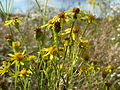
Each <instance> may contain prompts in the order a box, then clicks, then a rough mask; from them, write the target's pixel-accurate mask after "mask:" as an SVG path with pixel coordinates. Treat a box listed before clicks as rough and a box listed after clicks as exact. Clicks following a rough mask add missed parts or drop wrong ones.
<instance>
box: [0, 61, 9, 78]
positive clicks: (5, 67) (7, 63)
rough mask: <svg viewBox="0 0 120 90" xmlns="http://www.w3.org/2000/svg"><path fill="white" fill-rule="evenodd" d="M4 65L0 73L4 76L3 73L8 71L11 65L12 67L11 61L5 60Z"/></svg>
mask: <svg viewBox="0 0 120 90" xmlns="http://www.w3.org/2000/svg"><path fill="white" fill-rule="evenodd" d="M2 63H3V66H1V67H0V75H1V76H2V75H3V74H5V73H6V72H8V70H9V67H10V65H11V64H10V63H9V62H6V61H3V62H2Z"/></svg>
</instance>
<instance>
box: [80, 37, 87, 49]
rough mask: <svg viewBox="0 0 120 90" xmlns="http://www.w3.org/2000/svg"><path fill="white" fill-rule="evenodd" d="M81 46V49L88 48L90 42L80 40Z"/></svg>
mask: <svg viewBox="0 0 120 90" xmlns="http://www.w3.org/2000/svg"><path fill="white" fill-rule="evenodd" d="M79 46H80V47H81V48H84V47H87V46H88V40H82V39H81V40H80V42H79Z"/></svg>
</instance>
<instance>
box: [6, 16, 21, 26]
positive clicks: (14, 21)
mask: <svg viewBox="0 0 120 90" xmlns="http://www.w3.org/2000/svg"><path fill="white" fill-rule="evenodd" d="M22 19H23V17H17V16H15V17H13V18H12V20H7V21H5V24H4V25H5V26H7V25H9V24H13V25H15V24H16V23H19V22H20V21H21V20H22Z"/></svg>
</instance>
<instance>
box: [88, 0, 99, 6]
mask: <svg viewBox="0 0 120 90" xmlns="http://www.w3.org/2000/svg"><path fill="white" fill-rule="evenodd" d="M87 2H88V3H90V4H93V5H95V4H97V2H96V0H87Z"/></svg>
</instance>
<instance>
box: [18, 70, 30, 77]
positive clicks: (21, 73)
mask: <svg viewBox="0 0 120 90" xmlns="http://www.w3.org/2000/svg"><path fill="white" fill-rule="evenodd" d="M29 74H32V72H31V71H30V70H26V69H22V70H21V71H20V72H19V76H29Z"/></svg>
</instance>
